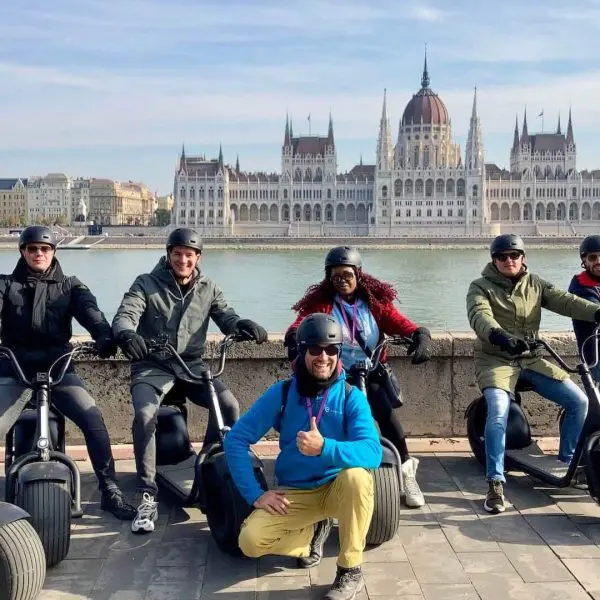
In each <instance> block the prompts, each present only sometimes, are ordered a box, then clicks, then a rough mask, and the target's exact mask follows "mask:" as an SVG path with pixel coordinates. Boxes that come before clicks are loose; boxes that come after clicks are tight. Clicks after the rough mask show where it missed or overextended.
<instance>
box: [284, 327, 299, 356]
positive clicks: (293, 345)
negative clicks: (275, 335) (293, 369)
mask: <svg viewBox="0 0 600 600" xmlns="http://www.w3.org/2000/svg"><path fill="white" fill-rule="evenodd" d="M297 331H298V330H297V329H290V330H289V331H288V332H287V333H286V334H285V337H284V338H283V347H284V348H287V353H288V360H289V361H290V362H292V361H293V360H296V357H297V356H298V343H297V342H296V332H297Z"/></svg>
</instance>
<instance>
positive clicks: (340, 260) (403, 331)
mask: <svg viewBox="0 0 600 600" xmlns="http://www.w3.org/2000/svg"><path fill="white" fill-rule="evenodd" d="M396 298H397V292H396V290H395V289H394V288H393V287H392V286H391V285H390V284H388V283H385V282H383V281H380V280H379V279H376V278H375V277H373V276H372V275H369V274H367V273H365V272H364V271H363V270H362V259H361V257H360V253H359V252H358V250H357V249H356V248H352V247H349V246H338V247H336V248H332V249H331V250H330V251H329V252H328V253H327V256H326V258H325V278H324V279H323V281H321V282H320V283H317V284H314V285H311V286H310V287H309V288H308V289H307V290H306V293H305V294H304V296H303V297H302V298H301V299H300V301H299V302H297V303H296V304H295V305H294V306H293V307H292V308H293V310H295V311H296V312H297V313H298V317H297V319H296V320H295V321H294V323H292V325H291V326H290V327H289V329H288V331H287V332H286V335H285V345H286V346H287V348H288V356H289V358H290V360H293V359H294V358H295V356H296V343H295V336H296V329H297V328H298V325H299V324H300V322H301V321H302V319H303V318H304V317H305V316H306V315H309V314H311V313H316V312H322V313H327V314H331V315H333V317H335V319H336V320H337V321H338V322H339V323H340V325H341V327H342V331H343V334H344V336H343V344H342V364H343V365H344V367H345V368H346V370H348V371H350V369H351V367H352V366H353V365H354V364H355V363H356V362H357V361H359V360H367V361H368V360H369V359H370V357H371V355H372V352H373V350H374V349H375V348H376V347H377V345H378V344H379V342H380V341H381V339H382V338H383V336H384V334H387V335H403V336H407V337H410V338H411V339H412V342H411V344H410V346H409V348H408V354H411V355H412V357H413V358H412V362H413V364H420V363H424V362H426V361H427V360H429V358H430V356H431V334H430V333H429V330H428V329H426V328H425V327H417V325H415V323H413V322H412V321H411V320H410V319H408V318H407V317H405V316H404V315H402V314H401V313H400V312H399V311H398V309H397V308H396V307H395V306H394V300H395V299H396ZM386 360H387V357H386V355H385V354H382V356H381V362H382V363H385V362H386ZM393 396H394V394H393V393H392V392H391V391H390V386H389V385H385V384H384V382H383V380H382V379H381V377H376V376H375V377H374V376H370V377H369V381H368V384H367V398H368V400H369V404H370V406H371V411H372V413H373V416H374V418H375V420H376V421H377V424H378V425H379V429H380V430H381V435H383V436H384V437H385V438H387V439H388V440H390V442H392V444H394V446H395V447H396V448H397V449H398V453H399V454H400V459H401V461H402V474H403V480H404V493H405V502H406V505H407V506H410V507H418V506H423V504H424V503H425V500H424V498H423V494H422V493H421V490H420V488H419V485H418V483H417V480H416V472H417V467H418V465H419V461H418V459H416V458H412V457H411V456H410V454H409V453H408V447H407V445H406V436H405V435H404V430H403V428H402V424H401V423H400V420H399V419H398V416H397V415H396V414H395V412H394V408H397V407H398V406H399V405H400V404H399V402H398V398H397V396H396V397H393Z"/></svg>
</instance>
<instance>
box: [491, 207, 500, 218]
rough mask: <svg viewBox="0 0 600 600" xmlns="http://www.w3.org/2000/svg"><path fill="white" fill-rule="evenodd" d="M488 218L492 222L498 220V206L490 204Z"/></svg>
mask: <svg viewBox="0 0 600 600" xmlns="http://www.w3.org/2000/svg"><path fill="white" fill-rule="evenodd" d="M490 218H491V219H492V221H499V220H500V212H499V211H498V205H497V204H496V203H495V202H492V205H491V206H490Z"/></svg>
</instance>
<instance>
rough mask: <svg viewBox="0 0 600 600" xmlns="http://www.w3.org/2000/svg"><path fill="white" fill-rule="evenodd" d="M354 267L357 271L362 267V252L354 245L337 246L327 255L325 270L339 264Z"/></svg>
mask: <svg viewBox="0 0 600 600" xmlns="http://www.w3.org/2000/svg"><path fill="white" fill-rule="evenodd" d="M342 265H344V266H348V267H354V268H355V269H356V270H357V271H360V269H362V259H361V258H360V252H359V251H358V250H357V249H356V248H353V247H352V246H336V247H335V248H332V249H331V250H330V251H329V252H328V253H327V256H326V257H325V270H327V269H331V268H333V267H339V266H342Z"/></svg>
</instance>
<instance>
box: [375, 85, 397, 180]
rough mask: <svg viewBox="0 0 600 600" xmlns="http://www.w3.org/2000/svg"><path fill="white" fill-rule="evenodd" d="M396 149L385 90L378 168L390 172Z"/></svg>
mask: <svg viewBox="0 0 600 600" xmlns="http://www.w3.org/2000/svg"><path fill="white" fill-rule="evenodd" d="M393 156H394V148H393V145H392V130H391V126H390V120H389V118H388V114H387V90H385V89H384V90H383V106H382V108H381V121H380V123H379V138H378V140H377V168H378V169H379V170H380V171H388V170H389V169H392V168H393V166H394V164H393V163H394V160H393Z"/></svg>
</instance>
